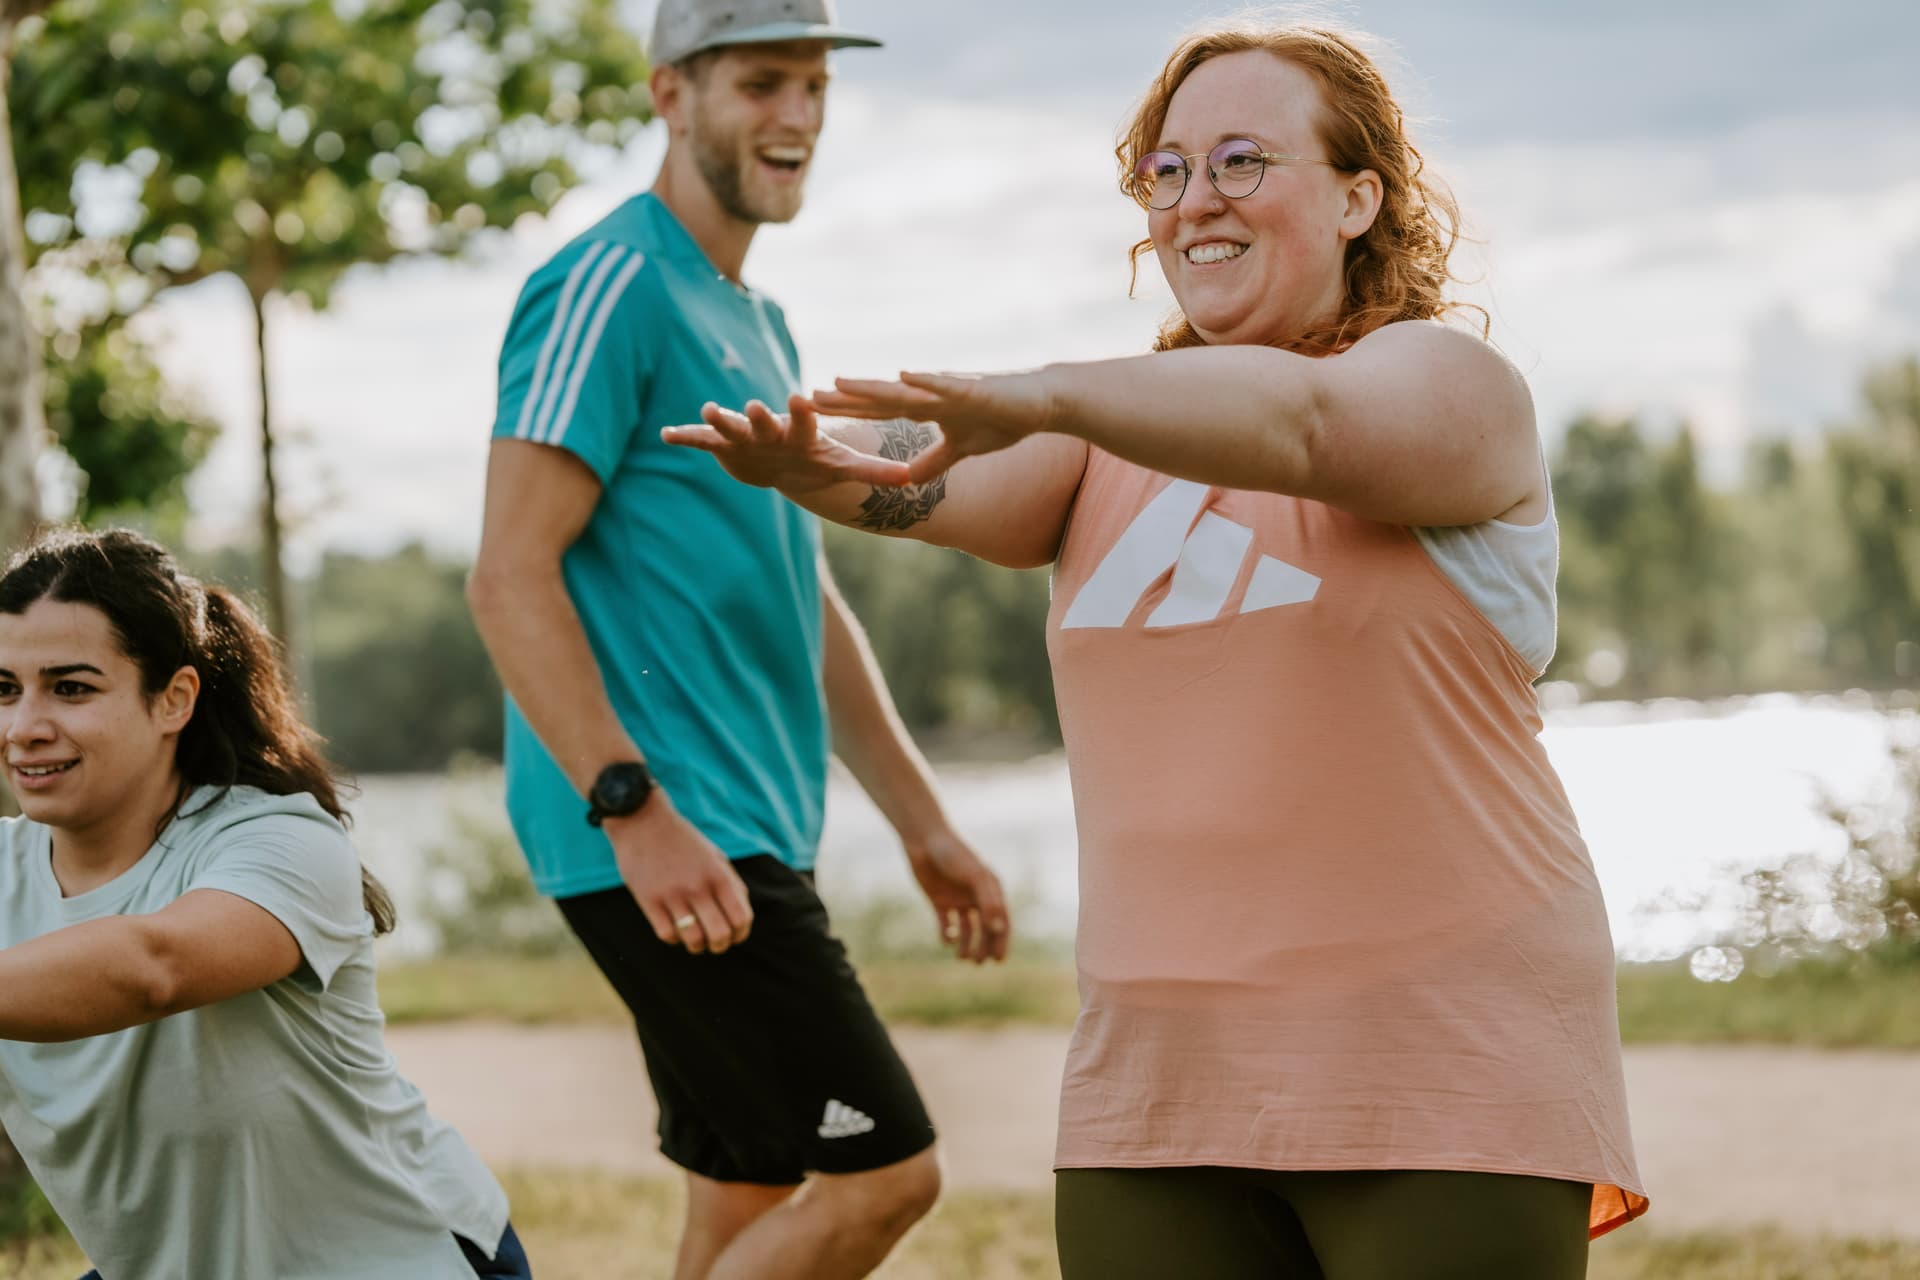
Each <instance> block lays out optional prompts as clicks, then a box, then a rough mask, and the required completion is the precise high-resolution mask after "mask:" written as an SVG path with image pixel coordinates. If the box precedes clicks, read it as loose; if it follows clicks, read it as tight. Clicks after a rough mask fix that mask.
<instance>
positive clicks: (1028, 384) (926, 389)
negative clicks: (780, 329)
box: [813, 371, 1055, 484]
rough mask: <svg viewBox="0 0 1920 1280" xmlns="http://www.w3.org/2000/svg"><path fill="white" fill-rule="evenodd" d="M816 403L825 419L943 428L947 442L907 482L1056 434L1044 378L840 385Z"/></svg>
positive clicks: (956, 377)
mask: <svg viewBox="0 0 1920 1280" xmlns="http://www.w3.org/2000/svg"><path fill="white" fill-rule="evenodd" d="M834 388H835V389H834V390H832V391H821V392H817V393H816V394H815V395H814V398H813V402H814V403H815V404H816V405H818V406H819V408H820V409H821V410H822V411H824V412H826V413H833V414H839V415H841V416H843V417H848V418H866V419H871V420H885V419H890V418H912V419H915V420H916V421H920V422H931V423H934V424H935V425H936V426H938V427H939V428H940V437H941V438H940V440H939V442H938V443H936V444H934V445H933V446H932V447H931V448H929V449H927V450H926V451H925V452H923V453H921V454H920V455H919V456H917V457H915V458H914V459H913V460H912V461H911V462H909V463H908V464H907V468H906V480H907V482H908V483H912V484H924V483H926V482H927V481H928V480H931V479H933V477H935V476H937V475H939V474H940V473H941V472H943V471H945V470H946V469H947V468H949V467H951V466H952V465H953V464H954V463H956V462H958V461H960V460H961V459H962V458H970V457H973V456H975V455H976V454H982V453H992V452H994V451H995V450H998V449H1004V448H1006V447H1007V446H1009V445H1012V444H1017V443H1019V442H1020V441H1021V440H1024V439H1025V438H1026V437H1028V436H1030V435H1034V434H1037V433H1039V432H1042V431H1049V430H1054V429H1055V427H1054V424H1053V419H1054V416H1055V406H1054V402H1053V397H1052V395H1051V394H1050V393H1049V392H1048V390H1047V386H1046V378H1045V375H1044V374H1043V373H1041V372H1039V371H1035V372H1031V373H997V374H951V373H903V374H901V375H900V380H899V381H898V382H877V381H868V380H864V379H858V378H836V379H835V380H834Z"/></svg>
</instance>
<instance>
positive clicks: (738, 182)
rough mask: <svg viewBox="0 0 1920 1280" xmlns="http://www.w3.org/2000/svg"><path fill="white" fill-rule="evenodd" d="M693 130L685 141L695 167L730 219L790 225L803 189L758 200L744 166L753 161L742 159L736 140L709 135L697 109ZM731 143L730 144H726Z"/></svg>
mask: <svg viewBox="0 0 1920 1280" xmlns="http://www.w3.org/2000/svg"><path fill="white" fill-rule="evenodd" d="M692 124H693V128H692V130H691V131H690V133H689V136H688V141H689V142H691V143H692V146H693V163H694V167H695V168H697V169H699V170H700V176H701V177H702V178H704V179H706V182H707V187H708V189H709V190H711V191H712V192H713V198H714V199H715V200H716V201H718V202H719V204H720V207H721V208H722V209H724V210H726V212H727V214H728V216H729V217H733V218H737V219H738V220H740V221H741V222H746V223H751V224H754V225H756V226H757V225H759V224H760V223H763V222H792V221H793V219H794V218H795V217H796V216H797V215H798V214H799V212H800V204H801V200H802V198H803V196H804V192H803V190H802V188H801V187H800V186H799V185H798V184H795V185H794V186H793V187H791V188H789V192H790V194H788V195H786V196H785V198H782V196H781V195H778V194H774V195H765V196H762V197H761V198H760V200H759V201H756V200H754V198H753V197H751V196H749V195H748V194H747V181H746V173H745V170H746V167H747V166H748V165H750V164H754V163H756V161H755V160H754V159H753V158H752V157H750V156H748V157H743V156H742V148H741V147H740V146H739V145H738V142H739V140H738V138H737V137H736V138H731V139H726V138H723V139H716V138H714V137H712V136H711V134H710V133H709V131H708V129H707V127H706V122H705V120H704V119H703V118H702V113H701V112H700V111H699V110H698V109H697V108H696V109H695V111H694V114H693V121H692ZM729 144H731V145H729Z"/></svg>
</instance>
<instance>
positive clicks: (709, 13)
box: [648, 0, 880, 67]
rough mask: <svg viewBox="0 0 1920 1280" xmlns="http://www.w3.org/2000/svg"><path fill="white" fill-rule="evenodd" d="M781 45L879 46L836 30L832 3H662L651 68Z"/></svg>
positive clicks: (746, 0)
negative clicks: (708, 53) (732, 49)
mask: <svg viewBox="0 0 1920 1280" xmlns="http://www.w3.org/2000/svg"><path fill="white" fill-rule="evenodd" d="M777 40H825V41H826V42H827V43H828V46H829V47H831V48H834V49H846V48H852V47H855V46H858V47H863V48H869V49H877V48H879V47H880V42H879V41H878V40H875V39H874V38H873V37H872V36H863V35H860V34H859V33H857V32H853V31H848V30H847V29H846V28H845V27H842V26H840V25H838V24H837V23H836V22H835V21H834V16H833V0H660V8H659V10H658V11H657V12H656V13H655V14H654V15H653V44H652V45H651V46H650V48H649V49H648V53H649V54H650V55H651V56H652V58H653V64H654V65H655V66H657V67H664V66H667V65H668V64H670V63H675V62H678V61H680V60H681V59H682V58H687V57H691V56H692V55H694V54H696V53H699V52H701V51H702V50H706V49H717V48H719V47H720V46H722V45H729V44H767V43H771V42H773V41H777Z"/></svg>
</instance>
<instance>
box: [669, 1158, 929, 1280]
mask: <svg viewBox="0 0 1920 1280" xmlns="http://www.w3.org/2000/svg"><path fill="white" fill-rule="evenodd" d="M939 1196H940V1159H939V1156H938V1155H937V1154H936V1153H935V1152H934V1151H933V1150H931V1149H929V1150H926V1151H922V1152H921V1153H920V1154H919V1155H917V1156H912V1157H910V1158H908V1159H906V1160H902V1161H900V1162H899V1163H898V1164H891V1165H888V1166H886V1167H885V1168H882V1169H874V1170H871V1171H869V1172H867V1173H851V1174H816V1175H814V1176H813V1177H810V1178H808V1179H807V1181H806V1182H805V1184H803V1185H802V1186H801V1188H800V1190H799V1191H798V1192H796V1193H795V1194H793V1195H791V1196H788V1197H786V1198H785V1199H783V1200H780V1201H779V1202H777V1203H775V1204H772V1205H770V1206H769V1207H767V1208H766V1209H765V1210H764V1211H763V1212H762V1213H761V1214H760V1215H759V1216H758V1217H757V1218H756V1219H755V1220H753V1221H752V1222H751V1223H750V1224H749V1225H747V1226H746V1228H745V1229H744V1230H742V1231H740V1232H739V1234H738V1235H736V1236H735V1237H734V1240H733V1243H732V1244H730V1245H728V1246H727V1247H726V1248H725V1249H723V1250H722V1251H721V1253H720V1256H719V1257H718V1258H716V1259H715V1260H714V1262H713V1265H712V1267H711V1269H709V1270H708V1271H707V1273H706V1275H705V1276H704V1277H698V1276H695V1275H689V1274H687V1273H679V1274H678V1276H677V1280H860V1277H862V1276H865V1275H867V1274H869V1273H870V1272H872V1271H873V1269H874V1268H875V1267H877V1266H879V1265H880V1263H881V1261H882V1260H883V1259H884V1258H885V1257H886V1256H887V1253H888V1252H889V1251H890V1250H891V1249H892V1248H893V1246H894V1245H896V1244H898V1243H899V1242H900V1238H901V1237H902V1236H904V1235H906V1234H907V1229H908V1228H910V1227H911V1226H913V1224H914V1223H916V1222H918V1221H919V1220H920V1219H921V1218H923V1217H925V1216H926V1214H927V1211H928V1210H930V1209H932V1208H933V1204H934V1201H935V1200H937V1199H939Z"/></svg>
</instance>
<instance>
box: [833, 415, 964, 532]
mask: <svg viewBox="0 0 1920 1280" xmlns="http://www.w3.org/2000/svg"><path fill="white" fill-rule="evenodd" d="M874 430H876V431H878V432H879V433H880V456H881V457H883V458H886V459H888V460H890V461H893V462H907V461H910V460H912V458H913V457H914V456H915V455H916V454H918V453H920V451H921V450H923V449H925V448H926V447H927V446H928V445H930V444H932V443H933V442H934V441H935V440H936V439H938V438H939V437H938V434H937V433H936V432H935V431H934V429H933V428H932V427H930V426H928V425H927V424H926V423H924V422H914V421H912V420H911V419H909V418H895V419H894V420H893V421H891V422H881V423H876V424H875V425H874ZM946 496H947V477H946V476H945V475H944V474H943V475H937V476H935V477H934V478H933V479H931V480H929V481H927V483H925V484H910V485H906V486H904V487H902V488H898V489H891V488H882V487H881V486H879V485H875V486H874V487H873V492H872V493H869V494H868V495H867V497H866V500H865V501H864V502H862V503H861V504H860V514H859V516H858V517H856V518H855V519H854V521H853V523H854V524H855V525H857V526H859V527H860V528H862V529H873V530H877V531H879V532H883V533H884V532H888V531H892V532H896V533H897V532H899V531H900V530H902V529H911V528H912V527H913V526H914V525H916V524H919V523H920V522H921V521H922V520H925V519H927V518H928V517H929V516H931V515H932V514H933V509H934V508H935V507H937V506H939V505H940V503H941V500H942V499H944V498H945V497H946Z"/></svg>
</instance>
